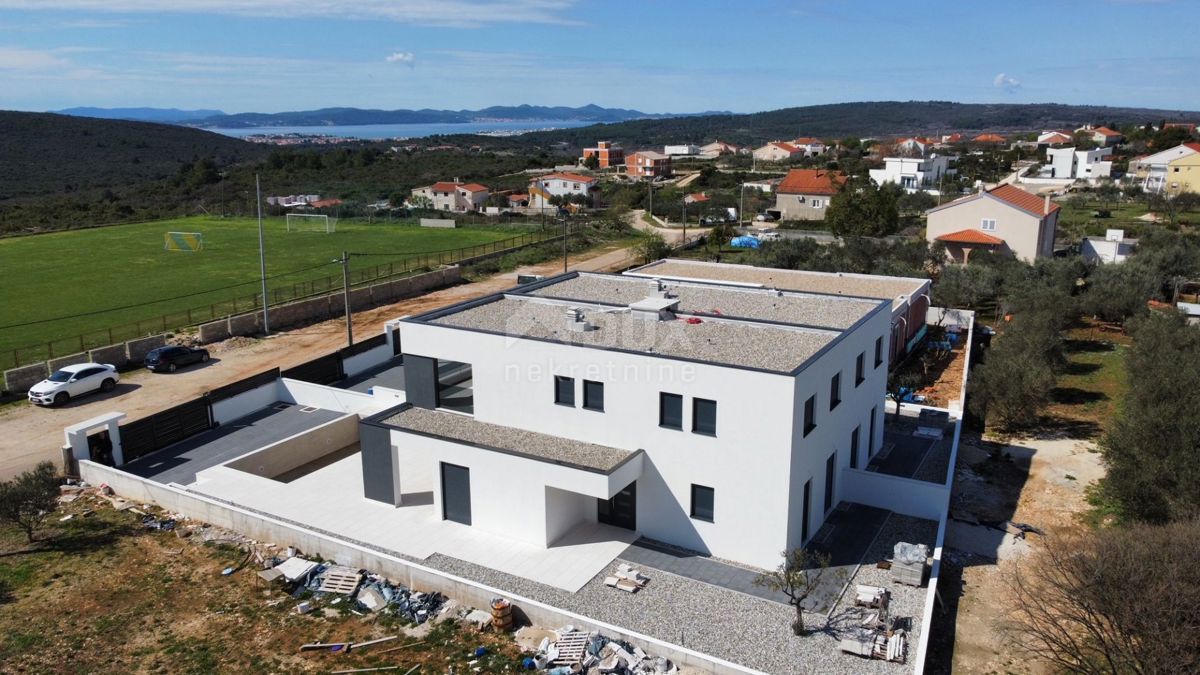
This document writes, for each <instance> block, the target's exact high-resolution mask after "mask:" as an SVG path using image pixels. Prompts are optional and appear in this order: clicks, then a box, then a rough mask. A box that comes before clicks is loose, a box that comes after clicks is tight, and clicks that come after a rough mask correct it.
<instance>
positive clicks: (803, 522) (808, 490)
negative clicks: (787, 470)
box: [800, 480, 812, 545]
mask: <svg viewBox="0 0 1200 675" xmlns="http://www.w3.org/2000/svg"><path fill="white" fill-rule="evenodd" d="M811 506H812V481H811V480H807V481H805V482H804V514H803V515H802V516H801V519H800V544H801V545H803V544H806V543H808V518H809V509H810V507H811Z"/></svg>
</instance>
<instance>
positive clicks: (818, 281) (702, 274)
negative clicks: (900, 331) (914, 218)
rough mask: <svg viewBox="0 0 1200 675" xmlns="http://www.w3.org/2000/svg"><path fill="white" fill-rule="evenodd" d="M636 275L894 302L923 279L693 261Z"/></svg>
mask: <svg viewBox="0 0 1200 675" xmlns="http://www.w3.org/2000/svg"><path fill="white" fill-rule="evenodd" d="M635 272H636V273H637V274H643V275H647V276H653V275H659V274H661V275H662V276H664V277H688V278H693V279H709V280H712V281H731V282H736V283H743V284H762V285H763V286H766V287H768V288H781V289H784V290H789V291H809V292H812V293H830V294H833V295H854V296H859V297H864V298H880V299H885V300H892V301H897V299H898V298H899V296H902V295H903V296H908V295H912V294H913V293H916V292H917V291H919V290H920V289H921V287H922V286H923V285H924V284H925V283H926V281H927V280H925V279H915V278H914V279H904V278H897V277H878V276H871V275H847V274H831V273H826V272H808V271H804V270H784V269H777V268H774V267H753V266H750V265H729V264H721V263H704V262H699V261H692V260H674V259H668V260H663V261H660V262H658V263H656V264H653V265H649V266H647V267H643V268H640V269H638V270H635Z"/></svg>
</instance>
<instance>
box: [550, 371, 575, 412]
mask: <svg viewBox="0 0 1200 675" xmlns="http://www.w3.org/2000/svg"><path fill="white" fill-rule="evenodd" d="M554 402H555V403H557V404H559V405H569V406H571V407H572V408H574V407H575V378H573V377H565V376H563V375H555V376H554Z"/></svg>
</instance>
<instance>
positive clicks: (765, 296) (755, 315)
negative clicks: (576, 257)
mask: <svg viewBox="0 0 1200 675" xmlns="http://www.w3.org/2000/svg"><path fill="white" fill-rule="evenodd" d="M652 283H653V282H651V281H647V280H645V279H638V278H634V277H624V276H617V275H609V274H581V275H579V276H578V277H575V278H573V279H565V280H563V281H560V282H558V283H556V284H551V285H549V286H543V287H541V288H538V289H535V290H534V291H531V292H530V295H540V296H547V297H557V298H570V299H572V300H585V301H588V302H604V303H611V304H616V305H628V304H631V303H634V302H637V301H639V300H642V299H643V298H645V297H647V296H648V295H650V292H651V290H652V289H651V284H652ZM666 286H667V289H668V291H669V292H670V294H671V296H672V297H676V298H678V299H679V310H680V311H681V312H685V313H688V314H719V315H724V316H729V317H739V318H746V319H760V320H766V321H779V322H782V323H792V324H801V325H806V326H821V327H824V328H835V329H845V328H849V327H850V326H853V325H854V323H855V322H857V321H858V320H859V319H861V318H862V317H864V316H866V315H867V314H869V313H870V312H871V310H873V309H875V308H876V307H877V306H878V304H877V303H876V302H872V301H869V300H857V299H854V298H837V297H830V296H827V295H808V294H797V293H788V294H785V295H783V296H780V295H777V294H775V293H773V292H771V291H768V290H764V289H757V288H746V289H741V288H729V287H720V286H713V285H706V284H703V283H696V284H691V283H680V282H670V281H668V282H666Z"/></svg>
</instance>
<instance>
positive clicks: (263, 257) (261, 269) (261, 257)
mask: <svg viewBox="0 0 1200 675" xmlns="http://www.w3.org/2000/svg"><path fill="white" fill-rule="evenodd" d="M222 189H224V188H222ZM254 195H255V202H256V203H257V204H258V274H259V276H260V277H262V299H263V333H264V334H266V335H270V334H271V320H270V318H269V316H268V312H267V250H266V247H265V246H264V244H263V219H262V187H260V186H259V184H258V174H254Z"/></svg>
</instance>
